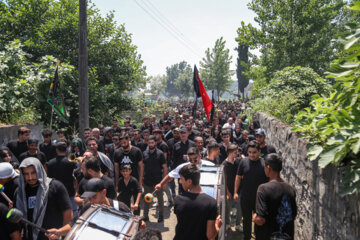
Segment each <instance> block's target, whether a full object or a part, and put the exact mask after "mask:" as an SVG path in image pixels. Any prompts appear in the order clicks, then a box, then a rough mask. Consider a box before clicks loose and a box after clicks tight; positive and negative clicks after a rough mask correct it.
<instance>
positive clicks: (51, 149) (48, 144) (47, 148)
mask: <svg viewBox="0 0 360 240" xmlns="http://www.w3.org/2000/svg"><path fill="white" fill-rule="evenodd" d="M41 134H42V136H43V138H44V142H43V143H41V144H40V146H39V148H40V152H43V153H44V154H45V156H46V160H47V161H49V160H50V159H53V158H54V157H56V148H55V146H54V145H53V143H52V141H51V136H52V131H51V130H50V129H44V130H43V131H42V132H41Z"/></svg>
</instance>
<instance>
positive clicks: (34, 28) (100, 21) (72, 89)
mask: <svg viewBox="0 0 360 240" xmlns="http://www.w3.org/2000/svg"><path fill="white" fill-rule="evenodd" d="M78 11H79V8H78V1H77V0H61V1H55V0H38V1H33V0H22V1H20V0H6V1H5V0H0V25H1V26H2V27H1V28H0V50H1V49H3V47H4V46H5V45H6V44H7V43H8V42H9V41H12V40H13V39H16V38H18V39H20V40H21V42H23V43H24V50H25V51H26V52H28V53H30V54H31V61H32V62H33V63H38V62H40V59H41V58H42V57H43V56H45V55H52V56H55V57H56V58H58V59H59V60H60V61H61V62H62V63H68V64H70V65H73V66H76V67H75V69H74V70H73V71H72V78H64V86H66V89H65V91H64V95H66V96H65V98H66V99H67V100H68V101H70V102H71V104H70V105H71V106H76V104H77V102H78V96H77V95H78V82H77V81H76V80H75V79H78V72H77V67H78V16H79V12H78ZM88 46H89V50H88V51H89V88H90V106H89V107H90V118H91V122H90V125H94V124H95V121H98V120H99V119H100V118H104V119H101V121H103V120H104V123H105V124H108V123H110V120H111V115H114V114H117V115H118V114H119V113H120V112H121V111H122V110H124V109H126V108H128V107H129V103H130V100H129V99H127V98H128V97H127V95H126V94H125V92H127V91H131V90H134V89H137V88H138V87H143V86H144V85H145V75H146V73H145V67H144V66H143V61H142V60H141V58H140V55H139V54H138V53H137V47H136V46H135V45H133V44H132V40H131V34H129V33H127V32H126V30H125V27H124V25H123V24H121V25H118V24H117V23H116V22H115V20H114V14H113V12H110V13H108V14H106V15H105V16H104V17H103V16H102V15H101V14H100V10H99V9H97V8H96V7H95V6H94V5H93V4H89V7H88ZM48 84H50V81H49V82H48ZM46 89H47V87H46ZM45 96H47V92H46V91H45V90H44V92H43V97H42V98H45ZM68 106H69V105H68ZM110 106H111V108H110ZM107 107H109V108H107ZM39 110H40V115H41V119H42V120H43V121H44V123H45V124H48V123H49V121H50V118H49V117H48V114H47V112H45V111H47V109H43V110H41V109H39ZM108 110H109V111H108ZM77 119H78V111H77V109H76V108H74V109H73V111H70V122H71V123H70V124H76V125H77ZM95 119H96V120H95ZM109 119H110V120H109Z"/></svg>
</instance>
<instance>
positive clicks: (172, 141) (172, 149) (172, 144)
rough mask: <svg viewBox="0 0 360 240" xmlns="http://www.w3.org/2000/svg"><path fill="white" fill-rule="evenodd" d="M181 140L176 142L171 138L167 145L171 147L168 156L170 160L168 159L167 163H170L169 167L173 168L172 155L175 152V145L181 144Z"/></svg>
mask: <svg viewBox="0 0 360 240" xmlns="http://www.w3.org/2000/svg"><path fill="white" fill-rule="evenodd" d="M179 141H180V139H178V140H177V141H175V138H171V139H169V141H168V142H167V145H168V147H169V149H168V151H169V154H168V158H167V162H168V165H169V166H171V165H172V163H173V160H172V154H173V151H174V145H175V143H177V142H179Z"/></svg>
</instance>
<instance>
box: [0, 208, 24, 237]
mask: <svg viewBox="0 0 360 240" xmlns="http://www.w3.org/2000/svg"><path fill="white" fill-rule="evenodd" d="M5 205H6V206H7V204H5ZM4 207H5V206H4ZM5 209H6V208H4V209H3V208H2V207H1V208H0V223H1V224H0V236H1V240H11V238H10V234H11V233H13V232H15V231H17V230H19V231H20V229H21V227H20V225H19V224H16V223H11V222H9V220H7V219H6V214H7V212H8V211H7V210H5Z"/></svg>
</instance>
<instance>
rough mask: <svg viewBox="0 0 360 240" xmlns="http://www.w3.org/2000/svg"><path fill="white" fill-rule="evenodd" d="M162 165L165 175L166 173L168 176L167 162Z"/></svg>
mask: <svg viewBox="0 0 360 240" xmlns="http://www.w3.org/2000/svg"><path fill="white" fill-rule="evenodd" d="M162 167H163V173H164V176H165V175H166V176H167V170H168V167H167V164H166V163H164V164H163V165H162Z"/></svg>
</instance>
